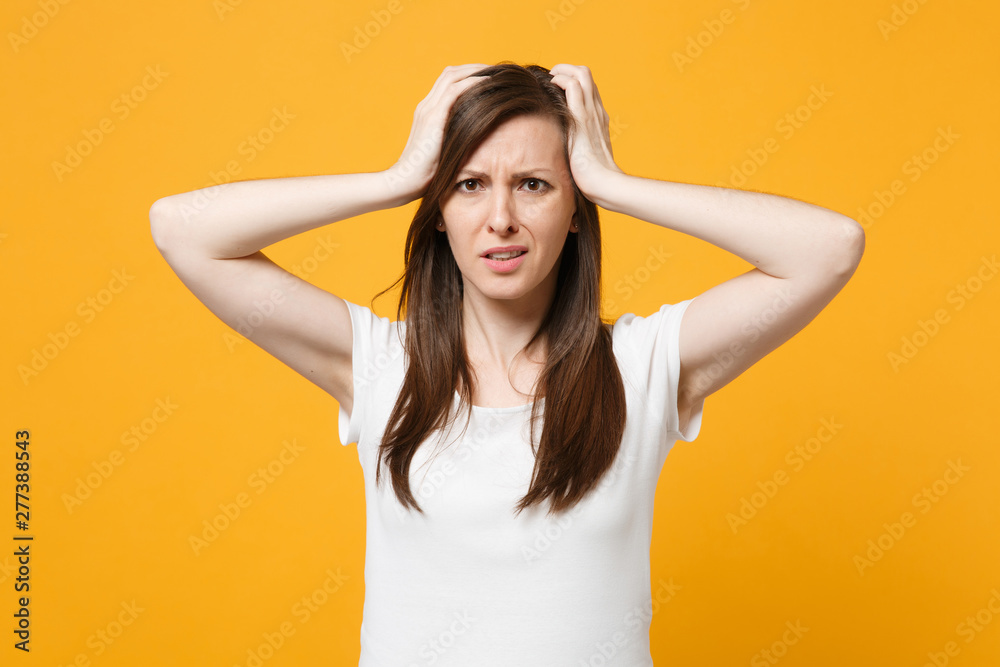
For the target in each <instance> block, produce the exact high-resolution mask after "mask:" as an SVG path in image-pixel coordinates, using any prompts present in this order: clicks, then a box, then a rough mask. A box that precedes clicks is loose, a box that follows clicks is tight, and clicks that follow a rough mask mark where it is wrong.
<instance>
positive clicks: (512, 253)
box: [486, 250, 524, 261]
mask: <svg viewBox="0 0 1000 667" xmlns="http://www.w3.org/2000/svg"><path fill="white" fill-rule="evenodd" d="M523 254H524V252H523V251H521V250H508V251H507V252H495V253H492V254H489V255H486V256H487V257H489V258H490V259H497V260H501V261H503V260H505V259H513V258H514V257H519V256H520V255H523Z"/></svg>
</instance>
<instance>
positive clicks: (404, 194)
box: [383, 63, 488, 205]
mask: <svg viewBox="0 0 1000 667" xmlns="http://www.w3.org/2000/svg"><path fill="white" fill-rule="evenodd" d="M485 67H488V65H484V64H481V63H480V64H471V65H449V66H448V67H445V68H444V71H443V72H442V73H441V76H439V77H438V78H437V81H435V82H434V86H433V87H432V88H431V92H430V93H428V94H427V97H425V98H424V99H423V100H421V101H420V103H419V104H417V109H416V111H414V112H413V127H412V128H411V129H410V137H409V139H407V141H406V147H405V148H403V153H402V155H400V156H399V159H398V160H396V163H395V164H393V165H392V166H391V167H389V168H388V169H387V170H385V172H383V173H384V175H385V177H386V183H387V184H388V185H389V187H390V188H391V189H392V190H393V192H395V193H396V194H398V196H399V200H400V205H402V204H404V203H408V202H411V201H413V200H414V199H417V198H418V197H421V196H423V194H424V191H425V190H426V189H427V185H428V184H429V183H430V182H431V179H432V178H433V177H434V173H435V171H437V167H438V158H439V156H440V154H441V144H442V143H443V141H444V126H445V123H446V122H447V120H448V114H449V113H450V111H451V107H452V105H453V104H454V103H455V100H456V99H458V96H459V95H460V94H462V92H463V91H465V89H466V88H469V87H470V86H472V85H473V84H475V83H477V82H478V81H479V80H481V79H484V78H486V77H484V76H472V74H473V73H474V72H478V71H479V70H481V69H483V68H485Z"/></svg>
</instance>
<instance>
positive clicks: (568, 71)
mask: <svg viewBox="0 0 1000 667" xmlns="http://www.w3.org/2000/svg"><path fill="white" fill-rule="evenodd" d="M549 73H550V74H552V83H554V84H556V85H557V86H559V87H560V88H562V89H563V90H565V91H566V102H567V103H568V104H569V108H570V111H571V112H573V116H574V117H575V118H576V124H577V127H576V131H575V132H570V134H569V140H568V145H567V152H568V153H569V167H570V171H571V172H572V174H573V180H574V181H576V185H577V187H578V188H580V191H581V192H583V195H584V196H585V197H586V198H587V199H589V200H590V201H592V202H594V203H600V201H601V200H602V190H601V188H602V187H606V186H607V184H608V180H609V179H608V178H607V176H608V172H616V173H619V174H621V173H624V172H623V171H622V170H621V169H619V168H618V165H617V164H615V160H614V156H613V155H612V153H611V132H610V121H611V118H610V117H609V116H608V112H607V111H605V110H604V103H603V102H602V101H601V94H600V93H599V92H598V91H597V86H596V85H595V84H594V78H593V77H592V76H591V74H590V69H589V68H587V67H584V66H577V65H567V64H565V63H560V64H559V65H555V66H554V67H552V68H551V69H549Z"/></svg>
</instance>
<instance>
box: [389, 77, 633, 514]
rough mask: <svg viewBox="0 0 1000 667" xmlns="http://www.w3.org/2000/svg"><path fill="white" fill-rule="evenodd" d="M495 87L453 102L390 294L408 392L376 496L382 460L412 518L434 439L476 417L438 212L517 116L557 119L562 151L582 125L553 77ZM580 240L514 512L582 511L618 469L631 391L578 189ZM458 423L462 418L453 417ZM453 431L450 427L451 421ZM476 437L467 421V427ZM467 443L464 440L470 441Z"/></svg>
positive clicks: (558, 305) (548, 323)
mask: <svg viewBox="0 0 1000 667" xmlns="http://www.w3.org/2000/svg"><path fill="white" fill-rule="evenodd" d="M476 75H477V76H482V75H486V76H488V77H489V78H486V79H483V80H482V81H480V82H478V83H476V84H474V85H472V86H471V87H470V88H468V89H467V90H465V91H463V93H462V94H461V95H460V96H459V97H458V99H457V100H456V101H455V103H454V105H453V107H452V109H451V113H450V115H449V118H448V122H447V124H446V127H445V135H444V141H443V145H442V147H441V156H440V160H439V163H438V164H439V166H438V170H437V173H436V174H435V175H434V177H433V179H432V180H431V182H430V184H429V185H428V187H427V190H426V192H425V193H424V196H423V199H422V200H421V202H420V206H419V208H418V209H417V212H416V214H415V215H414V217H413V221H412V222H411V223H410V228H409V230H408V232H407V235H406V246H405V249H404V261H405V269H404V271H403V275H401V276H400V278H399V279H397V280H396V281H395V282H394V283H393V284H392V285H391V286H390V287H388V288H386V289H385V290H383V291H382V292H380V293H379V294H378V295H376V297H375V298H378V297H379V296H381V295H382V294H385V293H386V292H388V291H389V290H390V289H392V288H393V287H395V285H397V284H398V283H399V281H400V280H402V281H403V289H402V294H401V295H400V299H399V305H398V307H397V311H396V316H397V319H402V317H403V313H404V312H405V314H406V340H405V344H404V347H405V349H406V353H407V358H408V363H407V368H406V375H405V379H404V381H403V386H402V389H401V390H400V392H399V396H398V397H397V399H396V404H395V406H394V407H393V410H392V413H391V415H390V417H389V421H388V423H387V426H386V430H385V433H384V435H383V439H382V443H381V445H380V446H379V456H378V464H377V466H376V474H375V479H376V484H378V482H379V472H380V470H381V464H382V461H383V459H384V460H385V463H386V466H387V467H388V468H389V472H390V473H391V476H392V485H393V490H394V492H395V494H396V497H397V499H398V500H399V502H400V503H401V504H402V505H403V506H404V507H413V508H415V509H416V510H417V511H419V512H421V513H422V512H423V510H422V509H421V508H420V506H419V505H418V504H417V501H416V499H415V498H414V496H413V493H412V492H411V490H410V484H409V469H410V462H411V461H412V460H413V456H414V454H415V453H416V451H417V448H418V447H419V446H420V444H421V443H422V442H423V441H424V440H425V439H426V438H427V437H428V436H430V435H431V433H432V432H434V431H436V430H438V429H442V428H444V427H445V426H446V425H449V424H450V423H451V421H450V420H449V413H450V412H451V410H450V407H451V405H452V401H453V399H454V393H455V391H456V390H457V391H458V392H459V395H460V397H461V401H462V403H461V405H462V406H464V407H465V408H466V416H467V417H470V416H471V412H472V389H471V388H472V386H473V381H472V375H471V372H470V366H469V360H468V357H467V356H466V351H465V340H464V337H463V329H462V294H463V283H462V274H461V272H460V271H459V269H458V265H457V264H456V263H455V258H454V256H453V255H452V252H451V247H450V245H449V244H448V239H447V236H446V235H445V234H444V233H442V232H438V231H436V229H435V227H436V224H437V222H438V220H440V219H441V208H440V203H441V201H442V200H443V198H444V197H445V196H446V195H447V194H448V192H449V191H450V189H451V187H450V186H451V184H452V181H453V180H454V179H455V178H456V176H457V174H458V171H459V170H460V169H461V168H462V166H463V164H464V163H465V161H466V160H467V158H468V157H469V156H470V155H471V154H472V152H473V151H474V150H475V148H476V147H477V146H478V145H479V144H480V143H481V142H482V141H483V140H484V139H485V138H486V137H487V136H489V134H490V133H491V132H492V131H493V130H494V129H495V128H496V127H497V126H498V125H500V124H501V123H503V122H504V121H506V120H509V119H510V118H513V117H515V116H520V115H541V116H545V117H551V118H553V119H555V120H556V121H557V122H558V124H559V126H560V127H561V129H562V135H563V151H564V155H565V157H566V164H567V165H568V164H569V157H568V154H566V143H567V142H566V139H567V136H568V132H569V131H570V129H571V128H572V126H573V123H574V119H573V115H572V113H571V111H570V110H569V106H568V105H567V103H566V94H565V92H564V91H563V89H562V88H560V87H559V86H557V85H555V84H553V83H552V82H551V78H552V75H551V74H549V71H548V69H546V68H544V67H541V66H538V65H528V66H526V67H522V66H520V65H516V64H514V63H511V62H508V61H504V62H501V63H499V64H497V65H493V66H490V67H487V68H485V69H482V70H480V71H479V72H477V73H476ZM573 190H574V193H575V198H576V213H575V214H574V216H575V220H576V224H577V227H578V228H579V231H578V232H577V233H574V234H568V235H567V239H566V243H565V245H564V246H563V250H562V255H561V260H560V264H559V271H558V276H557V282H556V290H555V299H554V301H553V303H552V306H551V308H550V309H549V312H548V313H547V314H546V316H545V318H544V319H543V321H542V323H541V325H540V327H539V329H538V331H536V332H535V334H534V336H533V337H532V339H531V340H530V341H529V342H528V344H527V345H526V346H525V349H528V348H529V347H531V346H532V344H534V343H535V342H536V341H537V340H538V339H539V338H540V337H541V336H542V334H543V333H544V334H545V336H546V338H547V340H548V356H547V360H546V364H545V367H544V369H543V370H542V372H541V373H540V375H539V380H538V382H537V383H536V393H535V402H534V404H533V405H532V408H531V417H530V419H531V435H530V437H531V446H532V450H533V451H534V453H535V467H534V471H533V473H532V478H531V485H530V487H529V489H528V492H527V493H526V495H525V496H524V497H523V498H521V500H520V501H519V502H518V504H517V505H516V512H515V513H520V512H521V510H523V509H525V508H527V507H529V506H531V505H533V504H536V503H541V502H542V501H544V500H545V499H546V498H548V499H549V501H550V509H549V513H552V512H562V511H564V510H566V509H569V508H570V507H572V506H573V505H574V504H575V503H577V502H578V501H579V500H580V499H581V498H583V497H584V495H586V494H587V492H588V491H590V490H591V489H593V488H594V487H595V486H596V485H597V483H598V482H599V481H600V478H601V476H602V475H603V474H604V473H605V472H606V471H607V470H608V469H609V468H610V467H611V465H612V464H613V463H614V460H615V456H616V455H617V453H618V449H619V447H620V445H621V439H622V434H623V433H624V430H625V412H626V408H625V388H624V385H623V383H622V378H621V373H620V371H619V369H618V364H617V362H616V361H615V357H614V353H613V350H612V339H611V329H610V327H609V326H607V324H608V323H606V322H605V321H604V320H602V319H601V311H600V304H601V300H600V296H601V294H600V293H601V229H600V221H599V219H598V214H597V206H595V205H594V204H593V203H592V202H590V201H589V200H587V199H586V198H585V197H584V196H583V194H582V193H581V192H580V189H579V188H578V187H577V186H576V183H575V182H574V183H573ZM543 396H544V397H545V410H544V417H543V419H542V424H543V426H542V434H541V439H540V441H539V443H538V446H537V448H536V446H535V442H534V440H535V437H534V436H535V428H534V426H535V422H536V420H537V419H538V417H539V414H538V408H539V401H538V399H539V398H540V397H543ZM456 416H457V415H456ZM452 419H454V417H452ZM466 427H468V420H466ZM463 432H464V430H463Z"/></svg>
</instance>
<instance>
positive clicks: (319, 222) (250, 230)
mask: <svg viewBox="0 0 1000 667" xmlns="http://www.w3.org/2000/svg"><path fill="white" fill-rule="evenodd" d="M389 173H391V171H390V170H387V171H385V172H373V173H363V174H335V175H328V176H297V177H291V178H272V179H262V180H252V181H237V182H234V183H223V184H221V185H213V186H210V187H207V188H203V189H201V190H194V191H192V192H184V193H181V194H176V195H170V196H168V197H164V198H162V199H158V200H156V202H154V203H153V206H152V208H150V211H149V219H150V226H151V231H152V234H153V239H154V241H155V242H156V245H157V246H158V247H161V248H162V247H164V246H166V245H168V244H169V243H170V242H171V241H174V242H176V241H177V240H178V239H179V238H183V239H184V245H185V248H186V250H187V252H200V253H203V254H204V255H206V256H208V257H213V258H215V259H230V258H235V257H246V256H247V255H251V254H253V253H255V252H257V251H258V250H260V249H262V248H266V247H267V246H269V245H272V244H273V243H277V242H278V241H281V240H283V239H286V238H289V237H291V236H295V235H296V234H301V233H302V232H307V231H309V230H311V229H315V228H317V227H322V226H324V225H328V224H330V223H333V222H337V221H339V220H345V219H347V218H352V217H355V216H358V215H361V214H363V213H369V212H371V211H378V210H381V209H386V208H393V207H396V206H401V205H403V204H406V203H407V202H409V201H412V200H413V199H414V198H415V194H414V193H404V192H401V191H400V190H399V188H398V185H399V183H398V181H394V180H393V179H390V178H388V174H389ZM392 184H395V185H396V186H397V187H395V188H393V187H390V186H391V185H392Z"/></svg>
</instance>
